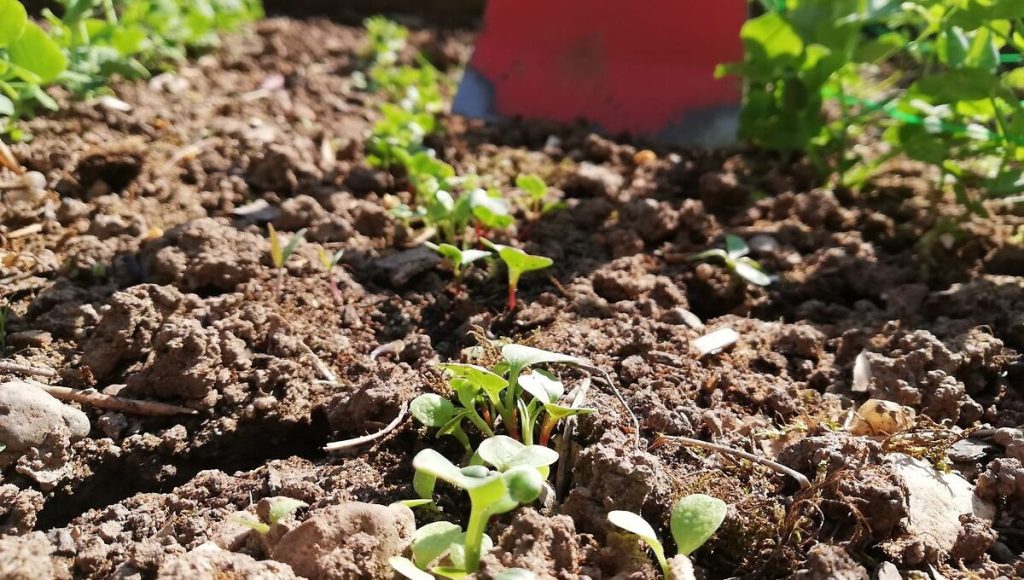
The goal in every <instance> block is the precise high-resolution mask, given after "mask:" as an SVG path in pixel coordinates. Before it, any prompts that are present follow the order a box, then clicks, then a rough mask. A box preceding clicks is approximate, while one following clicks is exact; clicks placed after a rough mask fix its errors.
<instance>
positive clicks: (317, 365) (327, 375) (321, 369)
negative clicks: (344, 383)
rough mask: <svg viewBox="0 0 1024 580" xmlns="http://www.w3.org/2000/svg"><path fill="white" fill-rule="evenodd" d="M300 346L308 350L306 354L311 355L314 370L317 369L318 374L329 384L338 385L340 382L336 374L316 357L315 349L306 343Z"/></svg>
mask: <svg viewBox="0 0 1024 580" xmlns="http://www.w3.org/2000/svg"><path fill="white" fill-rule="evenodd" d="M300 344H301V345H302V347H303V348H305V349H306V353H307V354H309V356H310V357H312V359H313V368H314V369H316V372H318V373H320V374H321V375H322V376H323V377H324V380H325V381H327V382H329V383H337V382H338V377H336V376H334V373H333V372H331V369H330V367H328V366H327V365H326V364H325V363H324V361H323V359H321V358H320V357H318V356H316V353H315V352H313V349H311V348H309V345H308V344H306V343H304V342H303V343H300Z"/></svg>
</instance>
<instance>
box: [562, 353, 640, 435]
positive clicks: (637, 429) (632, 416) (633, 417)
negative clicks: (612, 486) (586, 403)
mask: <svg viewBox="0 0 1024 580" xmlns="http://www.w3.org/2000/svg"><path fill="white" fill-rule="evenodd" d="M573 364H575V366H576V367H578V368H580V369H582V370H585V371H587V372H589V373H596V374H598V375H600V376H601V380H602V381H604V383H605V384H606V385H608V388H609V389H611V391H612V393H613V394H614V395H615V398H616V399H618V400H619V403H620V404H621V405H622V408H623V409H625V410H626V414H627V415H629V418H630V419H631V420H632V422H633V434H634V438H635V439H636V446H637V448H638V449H639V448H640V420H639V419H637V418H636V415H635V414H633V410H632V409H630V408H629V405H628V404H626V399H624V398H623V397H622V393H620V392H619V389H618V387H616V386H615V383H614V382H612V378H611V376H610V375H609V374H608V373H607V372H605V371H604V370H602V369H599V368H597V367H595V366H590V365H586V364H579V363H573Z"/></svg>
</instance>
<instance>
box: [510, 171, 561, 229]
mask: <svg viewBox="0 0 1024 580" xmlns="http://www.w3.org/2000/svg"><path fill="white" fill-rule="evenodd" d="M516 187H518V188H519V189H521V190H523V191H524V192H525V193H526V196H527V203H526V210H527V212H528V213H529V214H530V221H536V220H537V219H539V218H540V216H542V215H545V214H547V213H550V212H552V211H555V210H557V209H559V208H561V207H562V206H563V204H562V202H560V201H548V202H546V203H545V200H546V199H547V197H548V193H549V191H550V190H549V188H548V184H547V183H545V182H544V180H543V179H541V178H540V177H539V176H537V175H533V174H523V175H520V176H518V177H516Z"/></svg>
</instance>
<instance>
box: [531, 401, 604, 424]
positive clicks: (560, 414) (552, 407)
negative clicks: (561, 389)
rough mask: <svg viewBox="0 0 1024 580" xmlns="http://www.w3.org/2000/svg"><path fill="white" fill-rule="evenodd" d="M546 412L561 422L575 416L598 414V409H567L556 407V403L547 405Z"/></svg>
mask: <svg viewBox="0 0 1024 580" xmlns="http://www.w3.org/2000/svg"><path fill="white" fill-rule="evenodd" d="M544 410H545V411H546V412H547V414H548V415H551V416H552V417H553V418H555V419H558V420H559V421H561V420H562V419H565V418H566V417H572V416H573V415H591V414H593V413H596V412H597V409H591V408H589V407H579V408H575V407H565V406H562V405H556V404H554V403H546V404H545V405H544Z"/></svg>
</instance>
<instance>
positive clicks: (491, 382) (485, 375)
mask: <svg viewBox="0 0 1024 580" xmlns="http://www.w3.org/2000/svg"><path fill="white" fill-rule="evenodd" d="M441 369H442V370H444V371H446V372H448V373H449V374H451V375H452V376H455V377H461V378H464V379H466V380H468V381H471V382H472V383H473V384H475V385H478V386H479V387H480V388H482V389H484V390H485V391H486V392H487V394H488V395H492V394H493V395H496V394H498V393H500V392H501V390H502V389H504V388H505V387H507V386H508V381H506V380H505V379H504V378H503V377H501V376H500V375H496V374H494V373H492V372H491V371H489V370H487V369H485V368H484V367H482V366H479V365H470V364H462V363H447V364H442V365H441Z"/></svg>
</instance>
